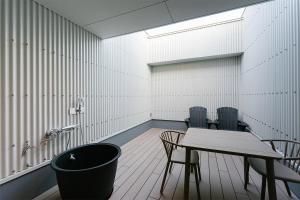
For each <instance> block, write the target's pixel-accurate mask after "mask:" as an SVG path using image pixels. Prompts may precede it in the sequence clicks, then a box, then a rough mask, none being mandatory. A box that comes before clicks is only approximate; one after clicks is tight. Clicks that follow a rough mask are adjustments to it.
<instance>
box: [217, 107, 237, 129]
mask: <svg viewBox="0 0 300 200" xmlns="http://www.w3.org/2000/svg"><path fill="white" fill-rule="evenodd" d="M217 114H218V121H219V124H218V128H219V129H221V130H231V131H237V130H238V110H237V109H236V108H232V107H222V108H218V109H217Z"/></svg>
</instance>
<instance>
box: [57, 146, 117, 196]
mask: <svg viewBox="0 0 300 200" xmlns="http://www.w3.org/2000/svg"><path fill="white" fill-rule="evenodd" d="M120 155H121V149H120V147H118V146H116V145H114V144H109V143H98V144H89V145H84V146H80V147H77V148H74V149H70V150H68V151H65V152H63V153H62V154H60V155H58V156H57V157H55V158H54V159H53V160H52V162H51V167H52V168H53V169H54V170H55V172H56V178H57V184H58V187H59V191H60V195H61V197H62V198H63V199H108V198H109V197H110V195H111V193H112V192H113V184H114V180H115V175H116V170H117V164H118V158H119V157H120Z"/></svg>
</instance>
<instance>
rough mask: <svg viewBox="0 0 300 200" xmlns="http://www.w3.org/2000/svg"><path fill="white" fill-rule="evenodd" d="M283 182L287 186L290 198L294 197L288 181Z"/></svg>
mask: <svg viewBox="0 0 300 200" xmlns="http://www.w3.org/2000/svg"><path fill="white" fill-rule="evenodd" d="M283 182H284V185H285V188H286V191H287V193H288V195H289V197H292V193H291V190H290V187H289V185H288V183H287V181H283Z"/></svg>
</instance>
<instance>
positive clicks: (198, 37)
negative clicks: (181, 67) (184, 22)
mask: <svg viewBox="0 0 300 200" xmlns="http://www.w3.org/2000/svg"><path fill="white" fill-rule="evenodd" d="M241 31H242V22H241V20H238V21H233V22H230V23H225V24H221V25H215V26H210V27H206V28H202V29H196V30H191V31H187V32H182V33H177V34H171V35H167V36H162V37H157V38H151V39H149V44H148V45H149V48H148V49H149V56H148V63H151V64H152V63H164V62H170V61H176V60H188V59H194V60H195V59H199V58H205V57H212V56H220V55H230V54H238V53H241V52H242V32H241Z"/></svg>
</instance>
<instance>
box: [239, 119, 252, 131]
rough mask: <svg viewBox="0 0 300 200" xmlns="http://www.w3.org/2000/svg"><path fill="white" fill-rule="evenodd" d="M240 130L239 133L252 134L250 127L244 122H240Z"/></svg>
mask: <svg viewBox="0 0 300 200" xmlns="http://www.w3.org/2000/svg"><path fill="white" fill-rule="evenodd" d="M238 130H239V131H245V132H250V130H251V129H250V126H249V125H248V124H247V123H245V122H243V121H238Z"/></svg>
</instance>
